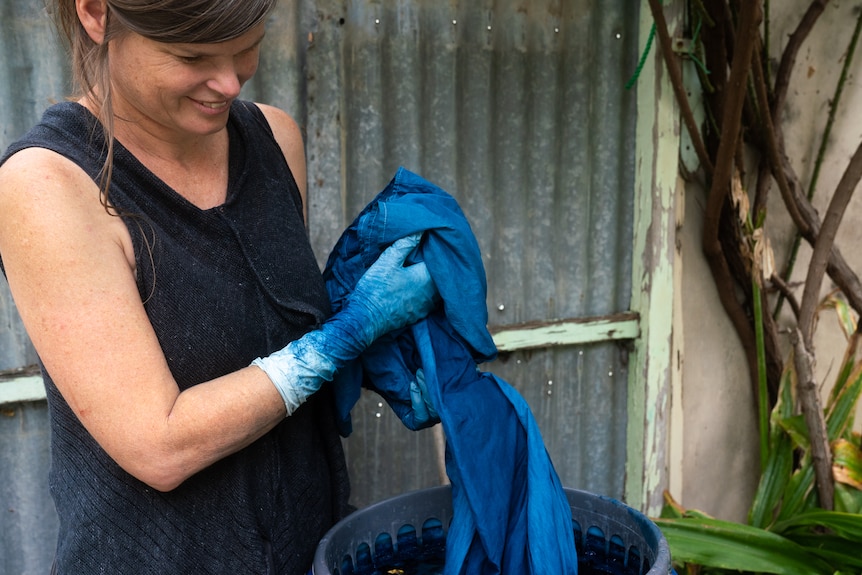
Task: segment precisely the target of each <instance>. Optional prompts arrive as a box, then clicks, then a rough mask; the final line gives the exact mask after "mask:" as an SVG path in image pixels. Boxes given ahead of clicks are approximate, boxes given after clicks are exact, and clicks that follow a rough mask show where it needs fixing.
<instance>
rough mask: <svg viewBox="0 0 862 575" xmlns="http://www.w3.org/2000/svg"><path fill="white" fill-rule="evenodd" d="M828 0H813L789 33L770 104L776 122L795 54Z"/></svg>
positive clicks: (788, 84)
mask: <svg viewBox="0 0 862 575" xmlns="http://www.w3.org/2000/svg"><path fill="white" fill-rule="evenodd" d="M828 3H829V0H814V1H813V2H812V3H811V5H810V6H808V10H806V12H805V15H804V16H802V20H801V21H800V22H799V25H798V26H797V27H796V30H794V31H793V34H791V35H790V39H789V40H788V42H787V46H786V47H785V48H784V52H783V54H782V55H781V63H780V64H779V65H778V71H777V72H776V73H775V89H774V91H773V93H774V101H773V106H772V120H773V121H774V122H775V123H778V119H779V118H780V116H781V113H782V112H783V111H784V102H785V100H786V99H787V89H788V87H789V86H790V75H791V74H792V73H793V65H794V64H795V63H796V55H797V54H798V53H799V49H800V48H801V47H802V43H803V42H805V39H806V38H807V37H808V34H809V33H810V32H811V29H812V28H813V27H814V24H815V23H816V22H817V19H818V18H820V15H821V14H823V10H824V9H825V8H826V4H828Z"/></svg>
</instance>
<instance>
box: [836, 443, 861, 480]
mask: <svg viewBox="0 0 862 575" xmlns="http://www.w3.org/2000/svg"><path fill="white" fill-rule="evenodd" d="M832 475H833V477H834V478H835V481H837V482H838V483H843V484H844V485H849V486H850V487H854V488H856V489H857V490H858V489H862V450H860V449H859V447H857V446H856V444H854V443H852V442H850V441H847V440H846V439H839V440H838V441H836V442H835V443H833V444H832Z"/></svg>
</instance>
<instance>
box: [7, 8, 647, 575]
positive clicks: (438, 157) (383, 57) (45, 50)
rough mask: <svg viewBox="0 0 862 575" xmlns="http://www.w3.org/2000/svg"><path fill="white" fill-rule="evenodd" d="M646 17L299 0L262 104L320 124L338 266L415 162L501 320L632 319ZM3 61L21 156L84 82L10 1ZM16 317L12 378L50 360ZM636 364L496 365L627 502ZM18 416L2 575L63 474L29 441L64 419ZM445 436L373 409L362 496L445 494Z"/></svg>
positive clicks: (255, 88) (325, 246)
mask: <svg viewBox="0 0 862 575" xmlns="http://www.w3.org/2000/svg"><path fill="white" fill-rule="evenodd" d="M633 4H634V3H631V2H628V1H627V0H613V1H606V2H598V1H596V0H567V1H566V0H520V1H516V0H496V1H493V0H461V1H457V0H447V1H441V0H316V1H314V0H300V1H298V2H287V1H284V0H283V1H282V3H281V5H280V7H279V8H278V10H277V12H276V13H275V14H274V16H273V18H272V20H271V22H270V25H269V31H268V34H267V39H266V41H265V46H264V54H263V56H262V61H261V68H260V71H259V73H258V75H257V76H256V78H255V79H254V80H253V81H252V83H251V84H250V85H249V86H247V89H246V97H248V98H251V99H257V100H260V101H264V102H268V103H272V104H275V105H279V106H282V107H284V108H285V109H287V110H288V111H290V112H291V113H292V114H293V115H294V116H295V117H296V118H297V120H298V121H299V122H300V124H301V125H302V126H303V128H304V130H305V133H306V143H307V156H308V173H309V197H310V203H309V216H310V228H311V235H312V243H313V245H314V247H315V250H316V253H317V255H318V258H319V260H320V262H321V264H322V263H323V262H324V260H325V258H326V255H327V254H328V252H329V249H330V248H331V246H332V245H333V244H334V243H335V241H336V240H337V238H338V235H339V234H340V232H341V230H342V229H343V228H344V227H345V226H346V225H347V224H348V223H349V222H350V221H351V220H352V219H353V217H354V216H355V215H356V214H357V213H358V212H359V210H360V209H361V208H362V207H363V206H364V205H365V204H366V203H367V202H368V201H369V200H370V199H371V198H372V197H373V196H374V195H375V194H376V193H377V192H378V191H379V190H380V189H381V188H382V187H383V186H384V185H385V184H386V183H387V182H388V180H389V179H390V178H391V177H392V175H393V174H394V172H395V170H396V169H397V167H398V166H401V165H403V166H405V167H407V168H408V169H411V170H413V171H415V172H418V173H420V174H422V175H423V176H425V177H427V178H428V179H430V180H432V181H434V182H436V183H437V184H439V185H440V186H442V187H443V188H444V189H447V190H448V191H449V192H450V193H452V194H453V195H454V196H455V197H456V198H457V199H458V200H459V202H460V203H461V205H462V207H463V209H464V211H465V213H466V215H467V217H468V218H469V219H470V221H471V224H472V225H473V229H474V232H475V233H476V236H477V238H478V240H479V243H480V246H481V248H482V251H483V255H484V259H485V265H486V271H487V274H488V280H489V294H488V305H489V309H490V320H491V323H492V324H493V325H495V326H508V325H514V324H521V323H524V322H531V321H547V320H549V319H556V318H574V317H581V316H602V315H610V314H617V313H621V312H625V311H627V310H628V309H629V299H630V295H631V268H632V261H631V253H630V251H631V245H632V222H633V214H632V211H633V198H632V196H633V187H634V186H633V180H634V165H633V164H634V157H635V154H634V141H635V138H634V130H635V94H634V92H633V91H627V90H626V89H625V88H624V84H625V82H626V80H627V79H628V78H629V76H630V75H631V74H632V72H633V70H634V68H635V65H636V60H637V55H638V54H637V50H638V48H637V32H638V23H639V15H638V11H637V9H636V7H635V6H633ZM0 47H2V52H0V78H2V79H3V81H2V82H0V147H3V148H5V146H6V145H8V144H9V143H10V142H11V141H12V140H13V139H15V138H16V137H18V136H19V135H20V134H22V133H23V132H24V131H25V130H26V129H27V128H28V127H29V126H30V125H31V124H32V123H34V122H35V121H36V120H37V119H38V117H39V115H40V114H41V111H42V110H43V109H44V108H45V107H46V106H47V105H48V104H50V103H51V102H52V101H55V100H59V99H61V98H62V97H63V96H64V94H65V92H66V90H67V88H66V86H67V81H68V73H67V71H66V68H65V63H64V58H63V55H62V53H61V52H60V51H59V50H58V49H57V48H56V42H55V39H54V36H53V31H52V28H51V26H50V22H49V21H48V18H47V16H46V15H45V14H44V12H43V10H42V9H41V3H38V2H34V1H33V0H0ZM0 283H2V282H0ZM0 289H2V290H6V286H5V283H3V285H2V288H0ZM0 321H2V324H0V370H4V369H10V368H16V367H21V366H23V365H27V364H30V363H32V360H33V354H32V350H31V349H30V348H29V345H28V344H27V342H26V337H25V336H24V334H23V330H22V329H21V327H20V322H19V321H18V319H17V318H16V316H15V315H14V310H13V309H12V304H11V301H10V298H9V296H8V291H2V292H0ZM626 358H627V351H626V346H625V345H624V344H619V343H612V342H604V343H603V342H596V343H592V344H588V345H582V346H570V347H560V348H549V349H539V350H532V351H515V352H512V353H507V354H505V355H504V356H503V357H501V359H500V360H498V361H496V362H494V363H493V364H489V365H485V366H483V368H484V369H487V370H490V371H494V372H495V373H497V374H498V375H500V376H501V377H503V378H504V379H506V380H507V381H509V382H510V383H512V384H513V385H514V386H515V387H516V388H518V390H519V391H521V393H522V394H523V395H524V396H525V397H526V398H527V400H528V401H529V403H530V405H531V407H532V408H533V411H534V413H535V415H536V418H537V420H538V421H539V424H540V427H541V428H542V431H543V434H544V437H545V441H546V443H547V445H548V449H549V452H550V453H551V456H552V458H553V459H554V462H555V464H556V466H557V469H558V471H559V473H560V476H561V478H562V480H563V483H564V484H565V485H567V486H572V487H577V488H582V489H587V490H591V491H595V492H601V493H605V494H608V495H611V496H615V497H621V496H622V495H623V491H624V477H625V461H626V453H625V446H626V437H625V433H626V385H627V370H626V369H627V368H626ZM0 385H3V382H2V381H0ZM3 409H4V411H3V415H2V419H3V420H4V421H3V422H2V423H3V424H4V425H3V426H2V427H0V433H2V434H3V435H0V449H2V450H9V449H13V450H21V449H25V450H28V451H29V450H32V452H31V453H30V455H32V457H29V456H28V457H23V458H15V459H14V460H10V459H8V458H6V457H4V454H3V453H0V462H3V463H4V465H3V466H0V486H2V488H0V495H2V496H3V498H4V500H3V501H2V502H0V511H3V512H4V519H3V520H2V521H3V523H4V528H3V530H2V533H3V535H2V536H0V553H2V554H3V556H4V559H0V569H2V568H5V571H4V572H6V573H18V572H24V571H22V569H21V568H18V567H19V566H20V565H23V563H21V564H19V563H15V562H14V561H16V560H18V561H24V559H23V558H22V557H23V554H22V553H18V552H17V551H15V549H16V547H17V546H18V545H19V540H18V539H16V535H15V531H14V530H9V529H7V528H6V527H5V524H6V523H8V521H7V517H6V513H5V511H6V508H7V501H6V498H7V497H8V498H10V501H14V500H16V499H15V498H20V497H23V498H25V499H30V498H33V497H38V496H41V495H42V494H41V493H39V494H31V493H29V492H26V491H24V492H17V491H16V492H15V493H9V492H8V490H6V489H5V488H6V486H9V485H11V486H13V487H12V489H13V490H17V489H18V488H17V487H15V486H17V485H20V479H21V478H22V477H25V476H29V475H27V474H30V473H32V471H31V470H30V469H29V468H28V469H24V468H23V467H22V466H25V465H26V466H31V465H34V463H33V461H31V460H32V459H36V460H38V461H39V465H44V466H46V465H47V461H46V460H45V459H44V445H41V444H39V443H38V442H36V443H30V442H28V441H27V439H26V437H31V436H32V435H30V434H31V432H32V430H33V429H34V428H39V426H41V425H43V424H44V414H42V415H39V412H40V409H42V410H44V407H43V406H42V407H41V408H40V407H39V405H38V404H34V405H32V406H31V405H29V404H28V405H27V406H23V407H22V406H7V407H5V408H3ZM40 418H41V419H40ZM17 434H22V435H20V436H19V435H17ZM437 439H438V438H437V437H436V436H435V433H434V432H433V431H425V432H420V433H411V432H407V431H406V430H405V429H404V428H403V427H402V426H401V424H400V422H399V421H398V420H397V419H396V418H395V417H394V416H393V415H391V413H390V412H389V410H388V408H384V407H383V406H382V405H380V402H379V401H378V399H377V398H376V397H375V396H373V395H368V396H365V397H364V398H363V400H362V401H361V403H360V405H359V406H358V407H357V409H356V411H355V413H354V434H353V435H352V436H351V437H350V438H349V439H347V440H346V441H345V446H346V448H347V452H348V457H349V460H350V466H351V472H352V477H353V483H354V502H355V503H356V504H357V505H360V506H361V505H365V504H367V503H369V502H371V501H374V500H377V499H380V498H383V497H387V496H389V495H393V494H395V493H400V492H403V491H405V490H407V489H413V488H418V487H424V486H428V485H434V484H437V483H439V482H440V477H439V470H438V463H437V455H438V450H439V448H438V447H437ZM6 463H8V465H6ZM490 467H491V465H490V464H489V472H493V471H492V469H490ZM42 471H43V469H39V470H38V472H39V473H42ZM10 505H11V503H10ZM40 517H41V515H40ZM45 523H46V524H48V525H49V529H50V528H53V524H51V520H50V519H49V520H46V522H45ZM18 526H19V528H25V529H33V527H32V526H30V525H29V524H27V523H25V522H20V523H18ZM33 533H34V536H38V537H39V538H41V537H42V534H41V533H39V532H38V531H33ZM40 545H42V546H43V547H44V546H45V545H48V542H44V541H40ZM48 546H49V547H50V545H48ZM16 554H17V555H16ZM11 556H15V557H18V559H15V558H14V557H13V558H10V557H11ZM27 561H28V563H27V564H28V565H31V566H32V565H34V563H33V562H32V559H27ZM32 572H34V573H35V572H43V570H42V569H41V568H36V569H34V570H33V571H32Z"/></svg>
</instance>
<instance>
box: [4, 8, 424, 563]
mask: <svg viewBox="0 0 862 575" xmlns="http://www.w3.org/2000/svg"><path fill="white" fill-rule="evenodd" d="M274 3H275V0H57V1H56V2H55V13H56V16H57V19H58V21H59V24H60V27H61V29H62V30H63V31H64V32H65V34H66V36H67V38H68V39H69V42H70V47H71V51H72V61H73V66H74V73H75V77H76V78H77V80H78V83H79V85H80V89H81V93H80V95H79V96H78V97H77V99H76V100H75V101H70V102H65V103H62V104H57V105H55V106H52V107H51V108H49V110H48V111H47V112H46V113H45V115H44V117H43V119H42V122H41V123H40V124H39V125H38V126H36V127H34V129H33V130H32V131H31V132H30V133H29V134H27V135H26V136H24V137H23V138H22V139H21V140H20V141H19V142H17V143H15V144H13V146H12V147H10V149H9V150H8V151H7V153H6V155H4V156H3V157H2V158H0V256H2V266H3V269H4V272H5V273H6V275H7V279H8V281H9V286H10V289H11V291H12V294H13V297H14V299H15V302H16V305H17V307H18V310H19V312H20V315H21V318H22V320H23V322H24V325H25V326H26V328H27V331H28V334H29V336H30V338H31V340H32V341H33V344H34V346H35V348H36V351H37V352H38V354H39V358H40V361H41V363H42V368H43V377H44V379H45V385H46V390H47V393H48V401H49V408H50V414H51V425H52V469H51V476H50V485H51V491H52V495H53V497H54V500H55V504H56V507H57V511H58V514H59V518H60V533H59V540H58V546H57V555H56V560H55V567H54V571H55V572H57V573H61V574H65V573H74V574H77V573H159V574H162V573H220V574H221V573H232V574H237V573H286V574H293V573H297V574H298V573H305V572H306V571H307V570H308V567H309V566H310V564H311V560H312V556H313V553H314V549H315V546H316V544H317V541H318V540H319V539H320V537H321V536H322V535H323V533H325V531H326V530H327V529H328V528H329V527H330V526H331V525H332V524H333V523H334V522H335V521H336V520H338V519H339V518H340V517H342V516H343V515H344V514H345V512H346V511H347V495H348V483H347V476H346V468H345V463H344V456H343V453H342V451H341V446H340V440H339V437H338V435H337V433H336V431H335V426H334V420H333V415H332V406H331V402H330V398H329V390H328V389H327V388H326V387H324V388H323V390H322V391H321V392H320V393H315V392H316V391H317V390H318V389H319V388H320V387H321V384H322V383H323V382H324V381H326V380H328V379H331V378H332V376H333V373H334V372H335V370H337V369H338V368H339V367H340V366H342V365H343V364H344V363H345V362H347V361H350V360H351V359H353V358H354V357H356V356H357V355H358V354H359V353H361V351H362V350H363V349H364V348H365V347H366V346H367V345H369V344H370V342H371V341H373V340H374V339H375V338H376V337H378V336H379V335H382V334H383V333H385V332H387V331H390V330H392V329H397V328H400V327H402V326H404V325H407V324H409V323H411V322H413V321H415V320H416V319H418V318H420V317H422V316H423V315H425V314H426V313H427V312H428V311H429V310H430V308H431V306H432V298H433V296H434V287H433V283H432V282H431V280H430V278H429V276H428V274H427V270H426V269H425V267H424V265H423V264H417V265H413V266H407V267H404V266H403V265H402V264H403V262H404V260H405V258H406V257H407V255H408V254H409V252H410V251H411V250H412V249H413V247H415V245H416V244H417V241H418V239H417V238H407V239H404V240H399V241H398V242H396V243H395V244H394V245H393V246H392V247H391V248H390V249H388V250H387V251H386V252H385V253H384V255H383V256H381V258H380V259H379V260H378V262H377V263H376V264H375V265H374V266H372V268H371V269H370V270H369V271H368V272H367V273H366V274H365V276H363V279H362V280H361V281H360V283H359V285H358V286H357V289H356V291H355V292H354V294H353V295H352V296H351V299H350V301H349V303H348V305H347V307H346V308H345V309H344V310H343V311H340V312H339V313H338V314H336V315H335V316H333V317H331V318H329V319H327V318H328V316H329V302H328V299H327V296H326V292H325V289H324V287H323V283H322V280H321V277H320V272H319V269H318V267H317V265H316V262H315V259H314V256H313V254H312V251H311V248H310V245H309V242H308V239H307V234H306V230H305V227H304V216H303V214H304V211H303V205H304V195H305V158H304V151H303V144H302V139H301V136H300V133H299V130H298V128H297V126H296V124H295V122H294V121H293V120H292V119H291V118H290V117H289V116H288V115H287V114H285V113H284V112H282V111H280V110H278V109H276V108H273V107H269V106H264V105H254V104H251V103H248V102H242V101H239V100H238V99H237V98H238V96H239V93H240V88H241V87H242V85H243V83H244V82H246V81H247V80H248V79H249V78H251V77H252V75H253V74H254V73H255V70H256V68H257V64H258V52H259V50H260V45H261V41H262V40H263V37H264V33H265V26H264V21H265V19H266V17H267V15H268V14H269V12H270V11H271V9H272V7H273V5H274ZM306 400H308V401H306ZM300 405H301V407H300Z"/></svg>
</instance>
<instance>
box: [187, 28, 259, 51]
mask: <svg viewBox="0 0 862 575" xmlns="http://www.w3.org/2000/svg"><path fill="white" fill-rule="evenodd" d="M265 37H266V31H263V32H261V34H260V36H259V37H258V38H257V40H255V41H254V42H252V43H251V44H249V45H248V46H247V47H245V48H243V49H241V50H240V51H238V52H237V54H242V53H243V52H248V51H249V50H253V49H255V48H257V47H258V46H260V45H261V43H262V42H263V39H264V38H265ZM229 41H230V40H228V42H229ZM219 44H224V42H213V43H194V44H193V43H182V42H179V43H177V44H175V46H176V49H177V50H180V51H182V52H186V53H187V54H188V55H191V56H196V57H206V56H212V54H211V53H210V52H207V51H206V50H202V49H201V46H217V45H219Z"/></svg>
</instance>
